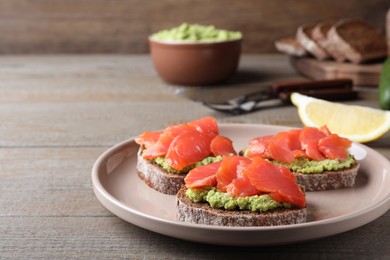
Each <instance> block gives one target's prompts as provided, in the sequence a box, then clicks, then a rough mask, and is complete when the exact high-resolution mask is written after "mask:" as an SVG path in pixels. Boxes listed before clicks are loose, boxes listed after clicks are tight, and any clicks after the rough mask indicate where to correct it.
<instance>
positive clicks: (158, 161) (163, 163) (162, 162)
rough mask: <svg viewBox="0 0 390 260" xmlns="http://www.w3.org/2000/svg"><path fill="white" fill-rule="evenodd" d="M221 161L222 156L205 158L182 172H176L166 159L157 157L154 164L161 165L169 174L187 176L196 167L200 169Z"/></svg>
mask: <svg viewBox="0 0 390 260" xmlns="http://www.w3.org/2000/svg"><path fill="white" fill-rule="evenodd" d="M221 160H222V156H221V155H220V156H209V157H206V158H204V159H203V160H202V161H199V162H197V163H195V164H192V165H189V166H187V167H186V168H184V169H182V170H180V171H178V170H175V169H173V168H172V167H171V166H169V165H168V164H167V162H166V161H165V158H164V157H157V158H156V159H154V163H156V164H158V165H160V166H161V167H162V168H163V169H164V170H165V171H166V172H169V173H172V174H186V173H188V172H189V171H190V170H192V169H193V168H195V167H199V166H202V165H206V164H209V163H213V162H219V161H221Z"/></svg>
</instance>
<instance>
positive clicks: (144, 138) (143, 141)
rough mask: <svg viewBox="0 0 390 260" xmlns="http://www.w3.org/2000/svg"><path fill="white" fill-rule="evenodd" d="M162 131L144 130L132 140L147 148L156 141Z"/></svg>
mask: <svg viewBox="0 0 390 260" xmlns="http://www.w3.org/2000/svg"><path fill="white" fill-rule="evenodd" d="M162 133H163V131H155V132H144V133H142V134H141V135H139V136H138V137H136V138H135V139H134V141H135V142H136V143H137V144H139V145H142V146H143V147H145V148H149V147H151V146H152V145H154V144H155V143H157V141H158V139H159V137H160V135H161V134H162Z"/></svg>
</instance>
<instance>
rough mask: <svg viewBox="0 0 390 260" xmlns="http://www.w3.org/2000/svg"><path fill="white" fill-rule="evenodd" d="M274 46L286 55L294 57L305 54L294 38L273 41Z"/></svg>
mask: <svg viewBox="0 0 390 260" xmlns="http://www.w3.org/2000/svg"><path fill="white" fill-rule="evenodd" d="M275 48H276V49H277V50H278V51H280V52H283V53H285V54H287V55H291V56H295V57H303V56H306V55H307V51H306V50H305V48H303V46H302V45H301V44H300V43H299V42H298V41H297V40H296V39H295V38H292V37H290V38H282V39H280V40H277V41H275Z"/></svg>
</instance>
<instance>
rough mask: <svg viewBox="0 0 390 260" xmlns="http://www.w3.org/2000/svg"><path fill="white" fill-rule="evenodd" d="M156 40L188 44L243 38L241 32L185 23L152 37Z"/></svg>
mask: <svg viewBox="0 0 390 260" xmlns="http://www.w3.org/2000/svg"><path fill="white" fill-rule="evenodd" d="M152 38H153V39H155V40H165V41H187V42H218V41H227V40H238V39H241V38H242V34H241V33H240V32H233V31H227V30H221V29H216V28H215V27H214V26H212V25H208V26H205V25H200V24H187V23H183V24H181V25H180V26H178V27H175V28H172V29H168V30H162V31H159V32H157V33H155V34H153V35H152Z"/></svg>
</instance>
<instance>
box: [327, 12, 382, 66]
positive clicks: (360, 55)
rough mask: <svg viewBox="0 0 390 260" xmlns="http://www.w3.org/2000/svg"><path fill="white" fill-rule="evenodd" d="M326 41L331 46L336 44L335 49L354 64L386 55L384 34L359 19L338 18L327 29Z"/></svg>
mask: <svg viewBox="0 0 390 260" xmlns="http://www.w3.org/2000/svg"><path fill="white" fill-rule="evenodd" d="M328 41H329V42H331V43H332V46H337V51H338V52H339V53H342V54H343V56H344V57H345V58H346V59H347V60H349V61H351V62H352V63H355V64H359V63H364V62H367V61H371V60H376V59H381V58H384V57H386V56H387V46H386V38H385V36H384V35H381V34H380V33H379V32H378V31H377V29H376V28H374V27H371V26H370V25H368V24H367V23H365V22H364V21H361V20H356V19H344V20H340V21H339V22H337V23H336V24H335V25H334V26H332V28H331V29H330V30H329V32H328ZM336 60H338V59H337V57H336Z"/></svg>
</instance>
